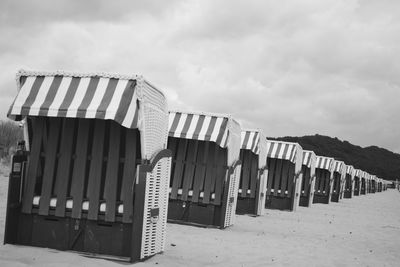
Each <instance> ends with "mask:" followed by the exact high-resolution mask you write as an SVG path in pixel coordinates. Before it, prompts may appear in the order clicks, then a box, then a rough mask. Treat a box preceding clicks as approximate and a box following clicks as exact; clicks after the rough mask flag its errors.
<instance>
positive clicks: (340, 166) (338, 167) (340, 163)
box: [333, 160, 346, 173]
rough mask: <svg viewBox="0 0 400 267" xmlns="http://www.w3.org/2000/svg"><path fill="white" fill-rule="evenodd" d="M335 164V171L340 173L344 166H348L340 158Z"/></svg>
mask: <svg viewBox="0 0 400 267" xmlns="http://www.w3.org/2000/svg"><path fill="white" fill-rule="evenodd" d="M333 164H334V168H333V171H334V172H338V173H342V172H343V168H344V167H345V166H346V165H345V164H344V162H343V161H340V160H335V161H334V163H333Z"/></svg>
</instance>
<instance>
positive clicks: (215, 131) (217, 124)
mask: <svg viewBox="0 0 400 267" xmlns="http://www.w3.org/2000/svg"><path fill="white" fill-rule="evenodd" d="M223 120H224V118H217V120H216V121H215V125H214V129H213V131H212V132H211V138H210V141H212V142H215V141H217V138H218V134H219V131H220V130H221V124H222V121H223Z"/></svg>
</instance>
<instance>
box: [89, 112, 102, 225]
mask: <svg viewBox="0 0 400 267" xmlns="http://www.w3.org/2000/svg"><path fill="white" fill-rule="evenodd" d="M105 126H106V122H105V121H104V120H96V121H95V124H94V132H93V146H92V153H91V161H90V169H89V181H88V188H87V197H88V199H89V211H88V219H89V220H97V218H98V214H99V206H100V190H101V188H100V187H101V175H102V169H103V151H104V135H105Z"/></svg>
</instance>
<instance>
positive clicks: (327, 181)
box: [324, 171, 330, 195]
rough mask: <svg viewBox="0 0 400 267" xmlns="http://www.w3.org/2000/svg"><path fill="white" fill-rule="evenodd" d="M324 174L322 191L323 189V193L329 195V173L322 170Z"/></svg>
mask: <svg viewBox="0 0 400 267" xmlns="http://www.w3.org/2000/svg"><path fill="white" fill-rule="evenodd" d="M324 174H325V179H324V181H325V183H324V191H325V195H329V192H330V173H329V172H328V171H324Z"/></svg>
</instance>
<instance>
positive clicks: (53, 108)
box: [47, 77, 72, 117]
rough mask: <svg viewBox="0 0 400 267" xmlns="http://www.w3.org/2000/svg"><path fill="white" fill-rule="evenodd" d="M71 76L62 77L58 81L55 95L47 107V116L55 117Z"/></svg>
mask: <svg viewBox="0 0 400 267" xmlns="http://www.w3.org/2000/svg"><path fill="white" fill-rule="evenodd" d="M71 81H72V77H63V78H62V80H61V83H60V86H59V87H58V90H57V93H56V96H55V97H54V100H53V103H51V105H50V107H49V112H48V113H47V116H50V117H55V116H57V114H58V110H59V108H60V106H61V104H62V102H63V101H64V98H65V95H66V94H67V92H68V88H69V86H70V84H71Z"/></svg>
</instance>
